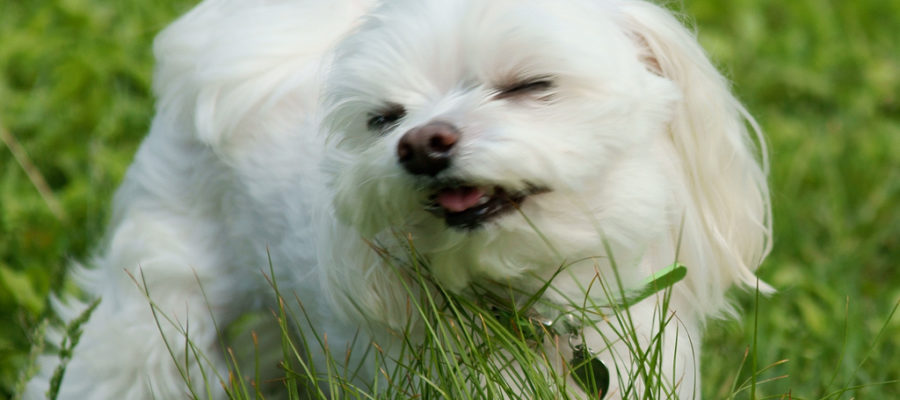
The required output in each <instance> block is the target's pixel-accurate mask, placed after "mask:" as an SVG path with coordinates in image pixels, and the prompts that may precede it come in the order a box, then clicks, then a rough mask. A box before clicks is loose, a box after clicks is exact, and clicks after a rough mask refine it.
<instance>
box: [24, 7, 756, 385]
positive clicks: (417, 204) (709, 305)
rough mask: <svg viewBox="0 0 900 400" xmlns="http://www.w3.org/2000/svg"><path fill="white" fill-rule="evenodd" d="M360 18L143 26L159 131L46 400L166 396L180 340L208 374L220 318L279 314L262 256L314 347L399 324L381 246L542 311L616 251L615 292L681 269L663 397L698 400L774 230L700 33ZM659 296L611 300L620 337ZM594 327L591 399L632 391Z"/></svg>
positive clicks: (459, 17)
mask: <svg viewBox="0 0 900 400" xmlns="http://www.w3.org/2000/svg"><path fill="white" fill-rule="evenodd" d="M369 3H370V2H369V1H368V0H359V1H353V0H340V1H336V0H293V1H291V0H208V1H206V2H204V3H203V4H201V5H199V6H197V7H196V8H195V9H194V10H193V11H191V12H189V13H188V14H187V15H185V16H184V17H182V18H181V19H179V20H178V21H176V22H175V23H174V24H173V25H172V26H170V27H169V28H168V29H166V30H165V31H164V32H163V33H161V34H160V35H159V37H158V38H157V41H156V43H155V47H154V50H155V53H156V56H157V59H158V65H157V70H156V75H155V91H156V94H157V96H158V105H157V116H156V118H155V119H154V120H153V125H152V129H151V131H150V134H149V136H148V137H147V138H146V140H145V141H144V143H143V145H142V146H141V148H140V150H139V152H138V154H137V156H136V158H135V161H134V164H133V165H132V166H131V168H130V170H129V171H128V174H127V176H126V179H125V182H124V183H123V184H122V187H121V188H120V189H119V191H118V194H117V195H116V198H115V210H114V214H113V219H112V222H111V224H110V228H109V233H108V239H107V242H106V244H105V246H104V247H102V248H101V250H100V252H99V256H98V257H97V258H96V259H95V260H93V261H92V262H91V265H90V267H89V268H78V269H77V271H76V272H75V273H74V278H75V280H76V282H77V283H78V284H79V285H80V286H81V287H82V288H83V289H84V291H85V292H86V293H87V294H89V295H90V296H92V297H99V298H102V302H101V303H100V305H99V307H98V308H97V309H96V310H95V312H94V313H93V315H92V317H91V318H90V320H89V321H88V322H87V323H86V324H85V325H84V333H83V336H82V337H81V340H80V343H79V344H78V346H77V347H76V348H75V351H74V356H73V358H72V360H71V362H70V363H69V365H68V368H67V370H66V374H65V377H64V379H63V381H62V386H61V391H60V398H61V399H145V398H153V397H155V398H161V399H173V398H183V397H185V393H186V389H185V383H184V378H183V376H182V375H181V373H179V368H181V369H182V370H186V371H187V373H188V375H189V376H190V377H194V378H196V377H199V376H200V367H201V365H200V364H201V363H200V362H197V361H196V360H195V357H192V356H191V355H189V354H188V355H186V354H185V349H184V346H183V342H184V338H183V336H182V333H180V330H182V329H184V330H187V331H188V335H189V336H190V339H191V340H192V341H193V343H194V344H196V345H197V346H198V347H199V348H200V349H202V350H204V352H205V353H206V354H207V356H208V360H207V361H206V362H208V363H209V364H211V365H212V366H213V367H215V368H217V369H218V370H219V371H220V372H221V371H225V370H226V366H225V363H226V361H225V360H226V358H225V356H224V355H223V354H221V351H220V350H221V348H220V346H219V341H218V339H217V328H216V327H215V326H214V324H213V317H214V319H215V321H216V322H217V323H218V324H219V325H220V326H226V325H228V324H229V323H230V322H231V321H233V320H234V319H235V318H237V317H238V316H240V315H242V314H244V313H246V312H248V311H253V310H266V309H269V308H271V307H272V304H273V297H274V296H273V295H272V290H271V288H270V287H269V285H268V283H267V282H266V280H265V279H264V278H263V277H262V274H261V273H260V271H261V270H263V271H268V265H269V264H268V261H267V258H268V257H271V265H272V266H273V267H274V270H275V275H276V279H277V281H278V284H279V287H280V289H281V291H282V292H285V293H296V294H297V295H298V296H299V298H300V300H301V301H303V303H304V305H305V306H306V309H307V310H306V311H307V312H308V313H309V315H310V317H311V318H312V321H313V322H314V324H315V325H316V329H317V330H318V331H319V332H324V333H327V335H328V341H329V345H330V346H331V347H332V348H338V349H340V348H344V347H346V346H348V345H349V344H350V343H351V341H353V340H354V337H355V335H356V332H357V327H363V328H364V332H366V333H367V334H369V335H371V336H370V337H372V338H376V339H377V338H379V337H380V336H379V335H382V334H384V333H385V332H390V331H392V330H394V331H402V330H403V327H404V326H405V324H406V323H407V319H408V312H407V311H408V305H407V301H408V295H409V291H408V290H406V289H404V287H403V282H401V280H400V279H398V278H397V275H396V271H393V270H391V268H389V267H387V266H386V265H385V261H384V259H383V258H382V257H381V256H380V255H379V254H377V253H376V251H375V250H373V247H372V246H373V243H378V245H379V246H383V247H385V248H387V249H388V250H391V251H394V250H396V251H403V249H405V245H404V243H399V242H400V241H402V240H398V238H411V239H412V241H413V243H414V245H415V247H416V249H417V251H418V252H419V253H420V254H421V255H422V257H424V258H425V259H427V260H428V264H429V267H428V268H429V270H430V273H431V274H432V275H433V279H434V280H435V281H436V282H437V283H439V284H440V285H442V286H443V287H445V288H448V289H450V290H452V291H455V292H457V293H462V294H463V295H465V293H468V290H469V289H470V288H471V287H472V285H474V284H476V283H477V284H481V285H487V286H490V284H494V283H498V282H499V283H503V284H504V285H509V286H511V287H513V288H515V289H516V290H517V291H519V292H524V293H529V292H532V293H533V292H534V291H535V290H537V288H539V287H541V285H542V280H544V279H551V278H554V277H555V279H554V280H553V282H552V290H548V291H547V292H546V294H545V295H544V299H543V301H545V302H549V303H556V304H562V303H564V302H565V299H566V298H578V297H584V296H585V295H587V296H595V297H596V296H598V293H596V290H595V291H588V292H587V293H586V289H585V288H586V287H587V286H589V284H590V282H591V281H592V280H594V279H595V278H596V277H599V279H601V280H605V281H606V282H607V283H608V282H610V280H611V278H610V277H613V276H615V274H614V271H613V262H612V261H611V260H613V259H614V260H615V264H616V265H617V269H618V274H619V276H620V280H621V284H622V286H623V287H621V289H623V290H632V289H635V288H637V287H639V286H640V283H641V282H643V281H644V280H645V279H647V278H648V277H651V276H653V274H654V273H655V272H658V271H660V270H661V269H663V268H665V267H667V266H669V265H671V264H672V263H673V262H674V261H676V260H677V261H678V262H680V263H682V264H684V265H686V266H687V270H688V274H687V277H686V278H685V279H684V280H683V281H681V282H679V283H678V284H676V285H675V286H674V287H673V289H672V294H671V301H670V305H669V311H670V312H672V313H674V317H675V319H676V320H677V323H672V324H669V325H667V326H666V327H665V328H664V329H663V331H664V332H663V334H664V335H663V337H664V345H663V349H664V354H663V356H662V360H663V363H664V365H665V367H663V368H660V370H661V371H663V376H662V377H661V378H660V380H664V381H666V382H670V383H672V390H673V391H674V392H675V393H677V394H678V395H679V396H680V397H681V398H696V397H698V396H699V373H698V363H699V361H698V360H699V344H700V342H701V334H702V328H703V323H704V319H705V318H707V317H709V316H710V315H714V314H720V313H722V312H723V311H727V310H728V307H727V301H726V299H725V291H726V290H727V289H728V288H729V287H730V286H732V285H735V284H739V285H754V284H755V282H756V278H755V277H754V275H753V270H754V269H755V268H756V267H757V266H758V265H759V264H760V262H761V261H762V259H763V257H764V256H765V255H766V254H767V252H768V249H769V246H770V243H771V240H770V239H771V221H770V212H769V200H768V189H767V185H766V178H765V172H764V167H763V166H764V165H765V155H764V149H763V151H762V153H763V156H762V157H761V158H762V159H761V160H759V159H758V158H757V157H756V156H755V153H756V151H755V149H756V148H762V146H763V145H762V141H761V140H759V143H756V139H758V138H757V137H754V136H753V133H755V134H756V135H757V136H758V133H759V131H758V129H756V125H755V123H754V122H753V120H752V118H751V117H750V116H749V115H748V114H747V112H746V111H745V110H744V108H743V107H742V106H741V105H740V103H739V102H738V101H737V100H736V99H735V98H734V97H733V96H732V95H731V93H730V91H729V88H728V83H727V82H726V80H725V79H723V77H722V76H721V75H720V74H719V73H718V72H717V71H716V69H715V68H714V67H713V66H712V64H711V63H710V62H709V61H708V60H707V58H706V57H705V55H704V53H703V51H702V49H701V48H700V47H699V45H698V44H697V42H696V40H695V38H694V36H693V35H692V34H691V33H690V32H689V31H688V30H686V29H685V28H684V27H683V26H682V25H681V24H680V23H679V22H678V21H677V20H676V19H675V18H674V17H673V16H671V15H670V14H669V13H668V12H667V11H666V10H664V9H663V8H660V7H658V6H656V5H653V4H650V3H647V2H645V1H641V0H490V1H487V0H387V1H384V2H383V3H384V4H369ZM748 124H749V125H751V126H752V127H753V129H752V130H750V131H748V129H747V125H748ZM613 257H614V258H613ZM578 260H580V261H578ZM560 265H566V266H565V268H564V270H563V271H562V272H561V273H559V275H556V276H555V275H554V274H555V273H556V272H557V270H558V269H559V267H560ZM126 272H128V273H130V274H131V275H133V276H135V277H136V278H137V280H138V281H140V286H144V285H146V290H147V292H149V294H150V297H151V298H152V299H153V301H154V302H155V303H156V304H157V305H158V307H159V310H160V311H162V312H164V313H165V314H167V315H168V316H169V317H171V318H172V323H169V322H167V321H162V323H160V326H159V327H157V324H156V322H155V319H154V317H153V315H152V314H151V312H150V307H149V306H148V300H147V298H146V297H145V293H144V292H143V291H142V289H141V288H140V287H138V285H136V284H135V282H134V280H132V278H131V277H129V274H128V273H126ZM407 283H408V282H407ZM201 287H202V289H203V292H201V289H200V288H201ZM204 293H205V294H204ZM657 305H658V298H657V296H651V297H649V298H647V299H646V300H644V301H642V302H640V303H638V304H636V305H633V306H631V307H630V309H629V312H630V313H631V314H632V315H633V316H634V319H635V327H634V328H635V330H636V336H634V337H635V338H637V340H638V341H639V342H640V341H649V340H651V337H652V336H653V335H654V334H655V331H654V329H659V327H658V324H657V322H658V320H659V318H658V316H657V315H656V314H655V313H656V312H658V307H657ZM57 309H58V312H59V313H60V314H61V315H62V316H63V317H64V318H69V319H71V318H73V317H74V316H76V315H78V314H79V313H80V312H81V311H82V310H83V309H84V306H83V304H82V303H78V302H76V301H75V300H73V299H66V300H65V301H61V302H59V304H58V307H57ZM607 325H610V324H605V325H604V324H600V326H599V328H598V329H596V332H593V331H592V332H588V331H584V332H582V333H583V334H584V339H585V340H586V343H585V344H586V345H587V347H588V348H590V349H591V350H592V351H593V352H594V353H596V354H595V356H596V359H597V360H600V361H602V362H603V363H604V364H605V365H607V366H609V369H610V373H611V374H612V376H613V378H612V379H611V380H612V385H611V387H610V389H609V392H610V393H611V395H610V396H608V397H607V398H611V397H632V396H635V393H639V391H640V390H641V387H642V386H641V385H642V383H641V382H640V378H639V377H638V378H634V377H633V373H632V372H633V371H634V369H635V365H634V364H635V363H636V362H638V361H636V360H634V359H632V357H631V356H630V354H629V350H628V347H627V346H628V344H627V343H626V342H627V340H619V341H612V342H610V341H609V340H608V338H609V337H614V336H615V332H613V329H612V327H611V326H607ZM178 326H180V328H178ZM160 331H162V335H161V334H160ZM164 337H165V338H167V339H168V340H169V341H170V342H174V343H175V344H176V345H174V346H170V347H172V351H173V353H174V354H170V352H169V350H167V347H166V345H165V343H164V341H163V338H164ZM179 338H181V339H179ZM357 340H358V338H357ZM272 342H273V343H261V345H262V346H266V345H271V346H274V347H276V348H278V346H280V343H279V342H278V340H274V341H272ZM179 343H181V344H179ZM563 350H564V351H563V353H565V349H563ZM570 356H571V353H568V354H561V355H560V357H561V358H568V357H570ZM173 357H174V359H175V360H181V361H180V363H181V365H180V366H178V365H177V364H178V362H176V361H173ZM308 357H309V358H310V359H311V360H313V361H318V360H319V359H320V358H321V357H322V355H321V354H309V355H308ZM54 358H55V357H47V359H46V360H42V364H41V367H42V372H41V373H40V374H39V375H38V376H37V377H36V378H35V379H33V380H32V381H31V382H30V383H29V387H28V391H27V397H29V398H40V397H41V396H42V395H43V393H45V391H46V390H47V385H48V380H49V377H50V375H51V374H52V371H53V369H54V362H53V361H52V360H53V359H54ZM184 360H188V361H184ZM559 372H560V373H563V371H559ZM368 373H369V374H370V375H371V374H372V373H373V372H372V371H369V372H368ZM623 377H625V379H626V380H629V379H630V380H632V382H631V383H632V384H633V385H629V386H630V387H631V389H629V390H631V392H629V393H626V392H625V389H624V388H622V387H620V386H621V385H620V384H619V383H620V382H622V381H623V379H622V378H623ZM634 380H637V382H635V381H634ZM216 386H217V385H214V387H213V391H212V396H213V397H221V396H222V395H223V393H220V392H218V391H217V390H220V389H221V388H217V387H216ZM572 390H575V389H572ZM204 393H205V392H204ZM576 394H577V393H576Z"/></svg>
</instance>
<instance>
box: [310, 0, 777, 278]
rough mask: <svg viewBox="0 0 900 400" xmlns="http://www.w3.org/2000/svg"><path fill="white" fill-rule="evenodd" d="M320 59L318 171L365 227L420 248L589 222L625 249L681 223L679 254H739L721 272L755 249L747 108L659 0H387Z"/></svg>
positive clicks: (759, 228)
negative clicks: (325, 74)
mask: <svg viewBox="0 0 900 400" xmlns="http://www.w3.org/2000/svg"><path fill="white" fill-rule="evenodd" d="M331 68H332V70H331V72H330V78H329V79H328V81H327V84H326V89H325V90H326V93H325V99H326V101H325V112H326V124H325V126H326V129H327V131H328V132H327V134H328V143H329V150H328V151H327V154H326V158H327V161H326V164H325V165H326V171H327V172H328V175H329V178H330V186H331V188H332V189H333V191H334V193H333V194H334V205H335V209H336V210H337V213H338V216H339V217H340V218H341V219H342V220H343V221H344V222H345V223H347V224H348V225H350V226H352V227H354V228H355V229H356V230H358V232H359V233H360V234H361V235H363V236H365V237H374V236H375V235H377V234H379V233H380V232H385V231H389V230H401V231H403V232H409V233H412V235H413V237H414V239H416V240H421V241H424V242H425V243H426V245H425V248H426V250H427V248H429V247H430V248H434V249H447V248H452V247H453V246H463V245H465V244H466V243H471V242H478V243H479V245H483V244H484V243H492V242H491V241H492V240H501V239H498V238H503V237H507V238H508V237H517V238H519V239H522V238H527V237H528V235H531V237H532V238H536V237H537V233H536V232H535V231H541V232H542V234H547V235H548V236H549V238H550V240H551V241H554V240H557V241H558V242H563V243H564V244H563V245H562V248H563V251H574V252H576V253H578V252H580V251H581V252H582V253H583V254H582V255H589V254H587V253H584V252H583V251H582V250H584V249H579V246H582V247H583V246H587V245H590V246H594V247H593V248H592V249H591V250H590V251H591V252H594V253H602V246H599V245H598V243H600V240H599V239H597V238H599V237H600V236H601V235H600V234H598V232H600V231H602V232H604V233H605V235H606V236H607V239H609V240H611V241H613V242H615V243H616V244H618V245H619V247H621V248H624V249H646V248H647V246H648V244H649V243H651V241H654V240H657V239H658V237H659V236H660V235H667V234H673V232H674V235H679V234H680V233H679V232H688V233H689V234H695V236H697V237H693V238H691V239H690V240H689V241H688V242H687V243H686V245H687V246H694V247H697V249H690V252H691V253H692V254H693V253H694V252H696V253H698V254H700V253H702V254H703V255H698V256H697V257H701V258H702V257H706V258H707V259H706V260H704V262H707V263H710V264H712V263H727V264H728V265H734V266H735V269H734V270H735V271H737V272H733V273H732V272H728V273H721V274H720V273H716V274H717V276H714V277H713V280H716V279H719V280H721V282H720V284H721V285H723V286H727V285H729V284H730V283H733V282H734V281H739V280H742V279H743V280H747V279H751V278H750V275H748V274H749V272H748V271H747V270H748V269H749V268H753V267H755V265H756V264H757V263H758V262H759V261H760V259H761V257H762V255H763V253H764V250H765V248H766V243H767V236H768V221H767V217H766V212H767V207H768V206H767V204H768V203H767V194H766V186H765V179H764V174H763V172H762V170H761V168H760V166H759V163H758V162H757V161H756V160H755V158H754V156H753V153H752V141H751V140H750V138H749V136H748V134H747V132H746V129H745V127H744V122H743V119H742V115H743V111H742V110H743V109H742V108H741V107H740V105H739V103H737V102H736V101H735V100H734V99H733V97H732V96H731V95H730V93H729V91H728V89H727V85H726V83H725V81H724V80H723V79H722V78H721V76H720V75H719V74H718V73H717V72H716V71H715V69H714V68H713V67H712V66H711V65H710V63H709V62H708V61H707V59H706V57H705V56H704V54H703V52H702V50H701V49H700V48H699V46H698V45H697V44H696V41H695V40H694V38H693V37H692V36H691V35H690V33H688V32H687V31H686V30H685V29H684V28H683V27H682V26H681V25H680V24H679V23H678V22H677V21H676V20H675V19H674V18H672V17H671V16H670V15H669V14H668V13H667V12H665V11H664V10H662V9H660V8H658V7H656V6H653V5H650V4H648V3H644V2H639V1H587V0H570V1H565V2H562V1H550V0H546V1H541V0H526V1H519V0H516V1H512V0H500V1H474V0H462V1H444V0H424V1H423V0H416V1H395V2H389V3H388V4H385V5H382V6H380V7H378V8H376V9H375V10H374V11H373V12H372V13H371V15H370V16H369V17H368V18H367V20H366V21H365V22H364V23H363V24H362V26H361V27H360V28H359V29H358V30H357V31H356V32H354V33H352V34H351V35H350V36H349V37H348V38H347V39H345V40H344V41H343V42H342V44H340V45H339V47H338V49H337V51H336V55H335V57H334V62H333V66H332V67H331ZM681 221H684V222H683V224H682V223H681ZM694 231H696V232H694ZM516 235H518V236H516ZM588 236H590V237H591V239H586V238H587V237H588ZM524 240H525V242H524V243H525V246H528V245H529V244H528V243H538V242H539V241H538V240H536V239H535V240H530V241H529V239H524ZM493 243H497V242H493ZM565 243H568V244H571V245H566V244H565ZM572 243H574V244H572ZM505 245H506V247H507V250H510V249H509V247H510V243H506V244H505ZM701 247H702V248H701ZM517 251H519V252H528V251H529V250H528V249H526V248H521V247H520V248H519V250H517ZM541 251H543V252H545V253H546V249H541ZM595 255H598V254H595ZM567 256H571V254H567ZM671 256H672V257H674V253H673V254H671ZM718 275H721V277H720V276H718Z"/></svg>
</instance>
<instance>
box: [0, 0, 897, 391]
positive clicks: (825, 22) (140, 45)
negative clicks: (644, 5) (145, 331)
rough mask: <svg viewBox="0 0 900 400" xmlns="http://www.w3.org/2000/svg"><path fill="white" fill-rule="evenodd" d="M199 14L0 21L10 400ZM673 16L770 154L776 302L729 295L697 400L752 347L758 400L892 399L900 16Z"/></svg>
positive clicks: (88, 7) (693, 11)
mask: <svg viewBox="0 0 900 400" xmlns="http://www.w3.org/2000/svg"><path fill="white" fill-rule="evenodd" d="M192 3H194V2H193V1H186V0H157V1H153V2H150V1H135V0H123V1H118V2H102V1H98V0H59V1H55V2H39V1H34V2H25V1H15V0H3V1H0V138H2V140H0V399H3V398H7V397H10V396H11V394H12V390H13V388H14V386H15V383H16V380H17V377H18V374H19V371H20V370H21V368H22V366H23V365H24V364H25V362H26V360H27V356H28V348H29V342H30V339H29V335H30V332H31V330H32V329H33V328H34V327H35V326H36V324H37V322H38V321H40V320H41V319H42V318H44V317H46V312H47V309H48V295H49V293H52V292H59V291H66V290H72V288H70V287H67V284H66V279H65V270H66V265H67V264H68V263H69V262H70V261H71V260H83V259H85V258H86V257H88V255H89V254H90V250H91V246H92V244H94V243H97V242H98V241H99V238H100V236H101V235H102V232H103V226H104V223H105V220H106V218H107V217H108V215H109V211H108V208H109V203H110V198H111V196H112V193H113V191H114V190H115V187H116V185H117V184H118V182H119V181H120V180H121V178H122V175H123V173H124V171H125V168H126V167H127V165H128V163H129V161H130V159H131V157H132V154H133V153H134V151H135V149H136V147H137V145H138V143H139V141H140V139H141V137H142V136H143V135H144V133H145V132H146V130H147V127H148V125H149V120H150V117H151V115H152V113H153V102H152V96H151V93H150V82H151V68H152V63H153V60H152V57H151V53H150V45H151V41H152V38H153V36H154V35H155V34H156V33H157V32H158V31H159V30H160V29H161V28H162V27H164V26H165V25H166V23H167V22H168V21H170V20H171V19H173V18H174V17H175V16H177V15H178V14H179V13H181V12H183V11H185V10H187V9H188V8H189V7H190V6H191V4H192ZM671 6H672V8H673V9H676V10H681V11H682V12H683V14H684V15H685V18H686V19H687V20H688V21H690V22H691V23H693V24H695V25H696V27H697V30H698V32H699V37H700V40H701V43H702V44H703V45H704V47H705V48H706V49H707V50H708V51H709V53H710V54H711V56H712V58H713V59H714V60H715V62H716V63H717V65H719V66H720V67H721V69H722V70H723V71H725V73H726V75H727V76H728V77H729V78H730V79H731V80H732V81H733V83H734V89H735V92H736V93H738V96H739V97H740V98H741V99H742V100H743V101H744V102H745V103H746V104H747V106H748V108H749V109H750V110H751V112H752V113H753V114H754V115H755V116H756V117H757V119H758V120H759V122H760V123H761V124H762V126H763V128H764V130H765V131H766V136H767V140H768V145H769V148H770V151H771V164H772V165H771V177H770V182H771V185H772V196H773V206H774V212H775V248H774V251H773V253H772V255H771V256H770V257H769V258H768V259H767V260H766V262H765V264H764V265H763V267H762V268H761V270H760V276H761V278H762V279H763V280H765V281H767V282H769V283H770V284H771V285H772V286H774V287H776V288H777V289H778V292H777V293H776V294H775V295H773V296H771V297H768V298H760V299H759V300H758V301H757V300H756V299H755V297H754V296H753V295H752V294H747V293H735V299H736V302H737V303H738V304H740V306H741V307H740V308H741V310H742V311H743V312H744V317H743V318H742V319H741V320H739V321H735V320H727V321H713V322H711V323H710V324H709V329H708V336H707V338H706V340H705V342H704V353H703V366H702V369H703V371H704V373H703V379H704V381H703V393H704V398H708V399H716V398H721V397H723V396H725V395H727V394H729V393H731V392H732V385H733V382H734V380H735V378H736V377H737V379H738V386H740V381H741V380H743V379H745V378H747V377H749V376H750V372H751V371H753V370H754V368H752V366H751V365H750V364H751V362H750V361H749V360H748V361H747V362H746V365H744V367H743V368H742V359H743V358H744V354H745V350H746V349H747V348H748V347H750V346H751V345H752V344H753V343H754V341H755V342H756V346H755V347H754V348H753V351H752V352H751V354H752V353H755V354H756V358H757V362H756V364H757V367H756V370H760V369H763V368H764V367H766V366H768V365H770V364H773V363H776V362H779V361H781V360H787V361H786V362H784V363H781V364H779V365H777V366H774V367H773V368H771V369H769V370H767V371H764V372H762V373H761V374H760V376H759V378H758V379H759V380H766V379H770V378H779V377H782V376H784V377H783V378H780V379H775V380H773V381H770V382H766V383H763V384H761V385H759V387H758V390H757V392H756V396H757V397H758V398H763V397H766V396H776V397H777V396H780V395H783V394H787V393H790V394H791V396H792V397H793V398H823V397H828V396H829V395H832V396H831V398H851V397H855V398H872V399H891V398H900V383H897V382H893V383H890V382H888V381H890V380H896V379H900V362H897V360H898V359H900V316H896V317H894V318H893V319H892V320H889V319H888V316H889V314H890V313H891V310H892V309H893V307H894V306H895V305H896V304H897V303H898V301H900V268H898V267H900V30H898V27H900V1H897V0H861V1H852V2H851V1H836V0H794V1H791V2H783V1H776V0H731V1H724V0H683V1H682V2H681V3H673V4H672V5H671ZM754 332H756V333H755V334H754ZM879 333H880V335H879ZM751 358H752V357H751ZM856 386H860V388H858V389H857V388H855V387H856ZM848 387H851V388H853V389H851V390H849V391H846V392H844V393H840V392H837V393H835V392H834V391H835V390H839V389H841V388H848ZM741 396H743V397H745V398H747V397H749V392H743V393H742V394H741Z"/></svg>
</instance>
